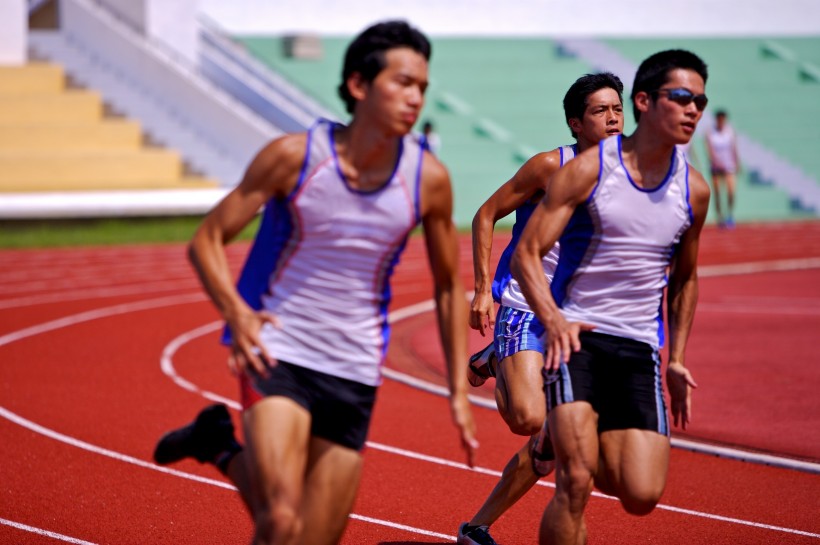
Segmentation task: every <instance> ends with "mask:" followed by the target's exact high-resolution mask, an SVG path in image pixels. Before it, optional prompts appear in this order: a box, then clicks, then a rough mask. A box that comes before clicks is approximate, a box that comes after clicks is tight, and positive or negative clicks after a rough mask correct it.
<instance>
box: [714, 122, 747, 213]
mask: <svg viewBox="0 0 820 545" xmlns="http://www.w3.org/2000/svg"><path fill="white" fill-rule="evenodd" d="M727 118H728V115H727V114H726V112H725V111H724V110H718V111H717V112H716V113H715V125H714V127H713V128H712V129H711V130H710V131H709V132H708V133H706V148H707V150H708V152H709V164H710V171H711V173H712V188H713V191H714V193H715V211H716V212H717V216H718V225H720V226H721V227H728V228H732V227H734V225H735V220H734V208H735V180H736V175H737V173H738V172H739V171H740V156H739V155H738V153H737V138H736V137H735V131H734V129H732V127H731V126H730V125H729V123H727V121H726V119H727ZM724 184H725V185H726V215H725V216H724V214H723V211H722V209H721V207H720V193H721V191H722V189H721V185H724Z"/></svg>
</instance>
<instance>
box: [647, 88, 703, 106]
mask: <svg viewBox="0 0 820 545" xmlns="http://www.w3.org/2000/svg"><path fill="white" fill-rule="evenodd" d="M659 93H666V98H668V99H669V100H671V101H672V102H677V103H678V104H680V105H681V106H688V105H689V104H690V103H691V102H694V103H695V108H697V109H698V111H701V112H702V111H703V109H704V108H706V103H707V102H709V99H708V98H706V95H696V94H695V93H693V92H692V91H690V90H689V89H682V88H681V89H656V90H655V91H652V94H655V95H658V94H659Z"/></svg>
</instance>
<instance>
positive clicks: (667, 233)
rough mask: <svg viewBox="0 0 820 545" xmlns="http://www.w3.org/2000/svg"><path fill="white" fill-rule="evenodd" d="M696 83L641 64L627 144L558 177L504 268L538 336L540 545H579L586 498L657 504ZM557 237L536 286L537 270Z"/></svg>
mask: <svg viewBox="0 0 820 545" xmlns="http://www.w3.org/2000/svg"><path fill="white" fill-rule="evenodd" d="M706 77H707V71H706V65H705V64H704V63H703V61H702V60H701V59H700V58H699V57H697V55H694V54H693V53H690V52H689V51H683V50H669V51H663V52H660V53H657V54H655V55H652V56H651V57H649V58H648V59H646V60H645V61H644V62H643V63H642V64H641V66H640V67H639V68H638V71H637V74H636V76H635V83H634V84H633V86H632V103H633V109H634V112H635V117H636V121H637V122H638V126H637V128H636V130H635V132H634V133H633V134H632V135H631V136H629V137H628V138H621V137H613V138H609V139H607V140H605V141H603V142H601V144H600V145H599V148H598V149H597V150H593V149H590V150H587V151H585V152H584V153H581V154H580V155H579V156H578V157H576V158H575V159H574V160H573V161H571V162H570V163H569V164H568V165H567V166H566V167H564V168H562V169H561V170H559V171H558V173H557V174H556V175H555V177H554V178H553V180H552V182H551V183H550V186H549V188H548V190H547V196H546V198H545V199H544V200H542V201H541V205H540V206H539V208H538V209H536V210H535V211H534V212H533V214H532V216H531V217H530V221H529V223H528V224H527V228H526V229H525V230H524V233H523V234H522V235H521V239H520V240H519V243H518V246H517V247H516V250H515V253H514V255H513V259H512V263H511V268H512V271H513V274H514V275H515V276H516V277H517V278H518V280H519V282H520V285H521V290H522V291H523V293H524V295H525V297H526V299H527V302H528V303H529V304H530V308H531V309H532V311H533V312H534V313H535V314H536V316H537V317H538V319H539V320H540V321H541V323H543V324H545V326H546V329H547V345H548V348H547V358H546V366H545V368H546V371H547V379H548V382H547V392H546V393H547V404H548V410H549V421H550V429H551V436H552V438H553V443H554V446H555V452H556V470H555V473H556V477H555V483H556V491H555V496H554V497H553V499H552V501H550V503H549V505H548V506H547V509H546V510H545V511H544V516H543V519H542V522H541V536H540V537H541V543H542V544H543V543H550V544H551V545H576V544H577V543H578V541H579V536H581V537H582V538H584V539H585V538H586V536H587V531H586V526H585V523H584V518H583V509H584V507H585V506H586V504H587V502H588V501H589V498H590V495H591V493H592V489H593V487H597V488H598V489H599V490H601V491H602V492H604V493H606V494H609V495H612V496H615V497H617V498H618V499H619V500H620V501H621V503H622V505H623V507H624V509H625V510H626V511H627V512H629V513H632V514H635V515H646V514H648V513H650V512H651V511H652V510H653V509H654V508H655V505H656V504H657V502H658V501H659V500H660V497H661V494H662V493H663V489H664V486H665V484H666V475H667V469H668V463H669V449H670V444H669V430H670V426H669V422H668V416H667V414H666V405H665V400H664V395H663V388H662V378H661V377H662V373H661V363H660V355H659V352H658V349H659V347H660V346H661V345H662V344H663V342H664V338H663V321H662V318H661V309H662V307H663V293H664V287H666V286H667V284H668V288H667V292H668V301H667V305H666V306H667V318H668V328H669V342H668V344H669V363H668V364H667V368H666V380H667V387H668V389H669V397H670V400H671V405H672V416H673V419H674V424H676V425H677V424H680V425H681V426H682V427H684V429H685V428H686V425H687V424H688V421H689V415H690V403H691V389H692V388H694V387H695V386H696V384H695V382H694V379H693V378H692V375H691V373H690V372H689V371H688V369H687V368H686V366H685V361H684V355H685V347H686V341H687V339H688V336H689V331H690V328H691V325H692V320H693V317H694V311H695V306H696V302H697V289H698V284H697V251H698V242H699V237H700V232H701V228H702V227H703V223H704V221H705V219H706V213H707V210H708V206H709V187H708V186H707V185H706V182H705V180H704V179H703V176H701V174H700V173H698V172H696V171H695V170H693V169H691V168H690V167H688V166H687V164H686V161H685V158H684V156H683V154H682V153H681V152H680V151H679V150H677V148H676V146H677V145H679V144H685V143H686V142H688V141H689V140H690V139H691V137H692V134H693V133H694V131H695V129H696V127H697V123H698V121H699V120H700V118H701V116H702V115H703V109H704V108H705V107H706V103H707V98H706V95H705V94H704V89H705V83H706ZM559 238H560V241H561V254H560V257H559V260H558V267H557V268H556V271H555V275H554V277H553V281H552V284H551V285H549V284H548V283H547V282H546V280H545V279H544V275H543V271H542V265H541V257H542V256H543V255H544V254H546V253H547V252H548V251H549V250H550V248H551V247H552V245H553V244H554V243H555V242H556V241H557V240H559ZM667 274H668V279H667ZM570 506H572V509H573V511H572V512H570ZM579 511H580V513H581V514H580V516H579Z"/></svg>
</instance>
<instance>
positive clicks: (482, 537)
mask: <svg viewBox="0 0 820 545" xmlns="http://www.w3.org/2000/svg"><path fill="white" fill-rule="evenodd" d="M456 543H457V544H458V545H498V543H496V542H495V540H494V539H493V536H491V535H490V527H489V526H468V525H467V523H466V522H462V523H461V526H459V527H458V537H457V538H456Z"/></svg>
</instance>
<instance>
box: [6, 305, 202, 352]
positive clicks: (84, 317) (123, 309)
mask: <svg viewBox="0 0 820 545" xmlns="http://www.w3.org/2000/svg"><path fill="white" fill-rule="evenodd" d="M205 300H206V298H205V294H203V293H202V292H197V293H186V294H183V295H171V296H168V297H159V298H156V299H146V300H144V301H136V302H133V303H123V304H119V305H113V306H110V307H103V308H97V309H94V310H89V311H86V312H81V313H79V314H72V315H70V316H65V317H63V318H58V319H56V320H51V321H50V322H43V323H42V324H37V325H33V326H31V327H27V328H24V329H20V330H18V331H13V332H11V333H7V334H6V335H2V336H0V346H3V345H6V344H9V343H12V342H15V341H19V340H21V339H25V338H27V337H34V336H35V335H41V334H43V333H48V332H49V331H55V330H57V329H62V328H64V327H68V326H72V325H76V324H79V323H82V322H90V321H92V320H99V319H100V318H108V317H109V316H115V315H117V314H128V313H130V312H137V311H140V310H149V309H154V308H159V307H169V306H173V305H183V304H189V303H197V302H200V301H205Z"/></svg>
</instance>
